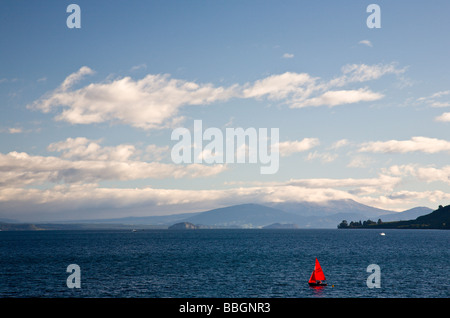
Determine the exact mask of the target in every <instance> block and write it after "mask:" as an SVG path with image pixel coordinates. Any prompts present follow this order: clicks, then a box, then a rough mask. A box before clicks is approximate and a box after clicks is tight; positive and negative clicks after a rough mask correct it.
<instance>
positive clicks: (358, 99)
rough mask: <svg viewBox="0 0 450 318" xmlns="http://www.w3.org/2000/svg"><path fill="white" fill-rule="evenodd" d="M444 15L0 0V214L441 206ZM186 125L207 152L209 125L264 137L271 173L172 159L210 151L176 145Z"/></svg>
mask: <svg viewBox="0 0 450 318" xmlns="http://www.w3.org/2000/svg"><path fill="white" fill-rule="evenodd" d="M72 3H74V4H77V5H78V7H79V8H80V11H79V15H78V16H72V14H74V13H75V11H72V10H69V12H67V7H68V6H69V5H70V4H72ZM372 3H373V4H377V5H378V8H379V12H378V16H374V15H372V14H375V11H371V10H369V12H368V11H367V7H368V6H369V5H370V4H372ZM449 10H450V3H449V2H448V1H443V0H442V1H441V0H436V1H433V2H426V1H376V2H375V1H373V2H371V1H298V0H297V1H270V0H259V1H253V0H244V1H236V0H229V1H219V0H210V1H197V0H191V1H170V0H169V1H136V0H131V1H100V0H99V1H80V0H74V1H33V2H30V1H10V0H6V1H1V2H0V112H1V116H0V219H14V220H20V221H33V222H39V221H42V222H43V221H50V220H76V219H99V218H116V217H127V216H147V215H148V216H150V215H166V214H173V213H187V212H197V211H206V210H208V209H212V208H217V207H224V206H229V205H233V204H241V203H260V204H264V203H265V202H301V201H308V202H319V203H323V204H326V202H327V201H329V200H341V199H352V200H355V201H357V202H360V203H363V204H367V205H370V206H374V207H378V208H382V209H388V210H392V211H403V210H406V209H410V208H413V207H416V206H427V207H430V208H437V207H438V205H447V204H448V203H449V201H450V192H449V190H450V178H449V176H450V162H449V158H450V157H449V156H450V137H449V134H448V132H449V128H450V72H449V70H450V59H449V58H448V57H449V56H450V40H449V37H448V34H449V30H450V21H449V20H450V19H448V14H447V13H448V12H449ZM78 18H79V20H78ZM373 19H376V21H378V22H379V23H380V25H379V26H380V27H379V28H371V27H369V24H370V23H368V20H370V21H375V20H373ZM68 20H70V21H69V23H68ZM74 21H78V22H79V23H80V24H79V26H80V28H76V27H73V28H71V27H69V25H71V23H70V22H74ZM195 121H201V124H202V131H205V130H207V129H208V128H212V129H213V130H214V131H216V132H217V131H219V132H221V133H222V134H223V136H224V137H223V139H222V140H217V142H218V143H217V144H222V145H223V148H224V149H225V148H226V145H227V143H228V139H226V136H225V135H226V132H227V129H231V128H233V129H237V128H242V129H244V130H246V129H255V131H257V132H261V129H264V128H265V129H267V130H268V131H269V132H270V131H271V129H277V130H278V132H279V139H278V142H277V143H276V146H277V149H278V158H279V162H278V169H277V171H276V172H275V173H270V174H262V173H261V166H264V163H263V162H262V160H261V158H260V157H258V158H257V162H249V160H247V161H246V162H244V163H237V162H231V161H227V160H224V161H223V162H219V161H215V162H212V163H210V162H205V160H203V161H201V162H194V161H195V160H192V162H182V163H178V162H176V160H174V159H173V155H172V154H173V151H174V147H176V145H177V144H178V142H179V141H180V139H174V138H173V132H174V131H177V129H179V128H182V129H184V131H188V132H190V133H191V136H192V152H193V153H197V154H198V152H197V150H198V149H200V150H199V151H202V150H205V146H206V145H207V144H209V143H210V141H209V140H206V139H205V137H204V136H203V135H202V134H201V133H200V135H199V136H200V139H197V140H196V141H194V137H193V136H194V132H195V131H194V126H195ZM257 137H258V138H259V140H264V138H263V136H262V134H261V133H259V134H258V135H257ZM267 137H268V139H267V142H269V141H271V140H273V141H274V142H275V137H274V138H273V139H271V137H269V136H267ZM202 138H203V139H202ZM258 145H259V144H258ZM244 146H247V150H248V151H249V152H250V151H251V148H249V147H250V146H251V145H250V143H249V144H248V145H244ZM236 151H237V150H236ZM200 154H201V152H200ZM216 154H220V152H218V153H216ZM204 155H205V157H201V158H206V156H207V154H206V153H204ZM194 156H195V155H194ZM192 158H193V159H194V157H192ZM223 158H225V155H224V156H223Z"/></svg>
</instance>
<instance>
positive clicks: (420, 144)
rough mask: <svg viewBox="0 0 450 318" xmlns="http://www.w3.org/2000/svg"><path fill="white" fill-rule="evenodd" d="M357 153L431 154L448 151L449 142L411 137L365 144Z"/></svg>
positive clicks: (449, 149) (449, 148) (449, 147)
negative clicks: (409, 138)
mask: <svg viewBox="0 0 450 318" xmlns="http://www.w3.org/2000/svg"><path fill="white" fill-rule="evenodd" d="M358 151H359V152H374V153H407V152H424V153H430V154H431V153H437V152H441V151H450V142H449V141H447V140H442V139H437V138H428V137H412V138H411V140H388V141H372V142H367V143H364V144H362V145H361V147H360V148H359V150H358Z"/></svg>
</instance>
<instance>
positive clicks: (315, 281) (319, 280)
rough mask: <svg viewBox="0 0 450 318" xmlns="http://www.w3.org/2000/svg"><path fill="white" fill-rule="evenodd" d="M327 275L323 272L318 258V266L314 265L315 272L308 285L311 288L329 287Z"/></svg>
mask: <svg viewBox="0 0 450 318" xmlns="http://www.w3.org/2000/svg"><path fill="white" fill-rule="evenodd" d="M324 280H326V278H325V274H324V273H323V271H322V267H320V263H319V260H318V259H317V258H316V264H315V265H314V270H313V272H312V274H311V277H310V278H309V281H308V284H309V286H327V285H328V284H327V283H326V282H323V281H324Z"/></svg>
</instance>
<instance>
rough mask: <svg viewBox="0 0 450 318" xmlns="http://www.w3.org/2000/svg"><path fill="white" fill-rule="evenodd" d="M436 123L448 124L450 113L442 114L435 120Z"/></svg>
mask: <svg viewBox="0 0 450 318" xmlns="http://www.w3.org/2000/svg"><path fill="white" fill-rule="evenodd" d="M435 119H436V121H442V122H449V121H450V113H443V114H442V115H440V116H438V117H436V118H435Z"/></svg>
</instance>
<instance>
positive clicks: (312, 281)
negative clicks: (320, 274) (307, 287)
mask: <svg viewBox="0 0 450 318" xmlns="http://www.w3.org/2000/svg"><path fill="white" fill-rule="evenodd" d="M315 282H316V276H315V275H314V272H312V274H311V277H310V278H309V281H308V283H315Z"/></svg>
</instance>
